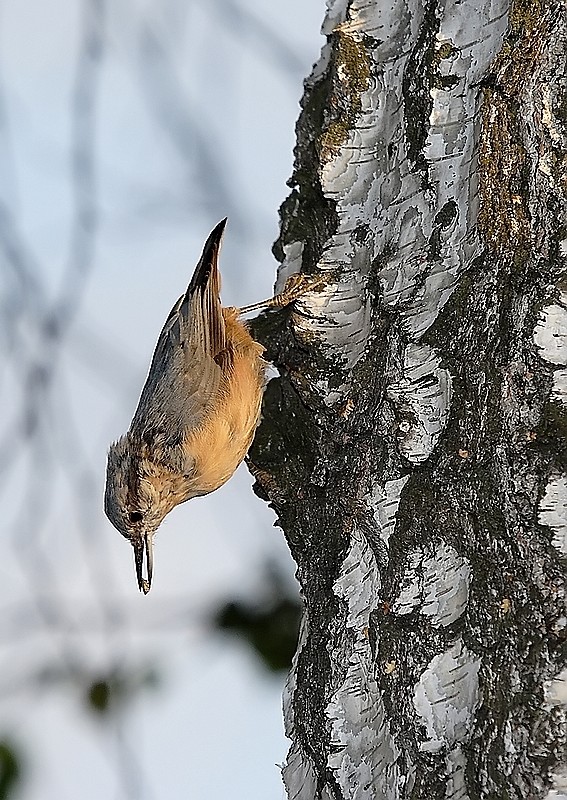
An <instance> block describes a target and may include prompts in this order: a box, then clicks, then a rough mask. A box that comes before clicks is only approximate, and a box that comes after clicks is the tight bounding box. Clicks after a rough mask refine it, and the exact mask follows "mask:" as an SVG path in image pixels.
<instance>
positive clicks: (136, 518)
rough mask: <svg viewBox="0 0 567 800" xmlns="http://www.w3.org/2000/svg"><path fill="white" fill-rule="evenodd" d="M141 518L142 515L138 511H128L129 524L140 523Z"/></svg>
mask: <svg viewBox="0 0 567 800" xmlns="http://www.w3.org/2000/svg"><path fill="white" fill-rule="evenodd" d="M142 518H143V514H141V513H140V512H139V511H130V513H129V514H128V519H129V520H130V522H141V521H142Z"/></svg>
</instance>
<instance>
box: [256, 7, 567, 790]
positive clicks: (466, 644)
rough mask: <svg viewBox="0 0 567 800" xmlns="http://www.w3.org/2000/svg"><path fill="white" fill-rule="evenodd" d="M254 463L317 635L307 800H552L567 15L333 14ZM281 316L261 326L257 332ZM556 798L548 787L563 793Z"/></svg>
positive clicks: (565, 461) (299, 695) (311, 667)
mask: <svg viewBox="0 0 567 800" xmlns="http://www.w3.org/2000/svg"><path fill="white" fill-rule="evenodd" d="M324 33H325V34H326V35H327V44H326V45H325V47H324V48H323V51H322V55H321V58H320V60H319V62H318V63H317V64H316V65H315V67H314V70H313V72H312V74H311V76H310V78H309V79H308V80H307V82H306V87H305V94H304V97H303V101H302V113H301V117H300V119H299V123H298V126H297V137H298V138H297V148H296V161H295V171H294V175H293V177H292V179H291V181H290V187H291V189H292V191H291V194H290V196H289V197H288V199H287V200H286V202H285V203H284V205H283V207H282V211H281V217H282V227H281V236H280V239H279V241H278V243H277V244H276V253H277V255H278V256H279V257H280V260H281V261H282V264H281V268H280V271H279V278H278V280H279V283H280V285H281V284H282V283H283V281H284V280H285V278H286V277H287V276H288V275H289V274H291V273H293V272H296V271H298V270H299V269H301V270H303V271H304V272H307V273H315V274H322V275H324V276H326V279H327V283H326V284H325V286H324V287H323V288H322V289H320V290H318V291H312V292H310V293H309V294H308V295H306V297H305V298H304V299H303V300H302V301H300V302H298V303H297V304H296V306H295V308H294V310H293V312H289V311H285V310H284V311H281V312H277V313H272V314H270V315H264V317H263V318H261V319H260V320H259V321H258V322H257V323H256V324H257V328H256V332H257V335H258V336H259V337H260V338H261V339H262V340H263V341H264V342H265V343H266V344H267V346H268V353H269V356H270V357H271V358H272V359H273V360H274V362H275V363H276V364H277V365H278V366H279V367H280V372H281V377H280V378H279V379H277V380H273V381H271V383H270V384H269V386H268V388H267V392H266V399H265V406H264V421H263V423H262V425H261V427H260V428H259V430H258V434H257V437H256V440H255V444H254V447H253V450H252V452H251V459H250V460H251V465H252V468H253V470H254V472H255V475H256V477H257V487H258V489H257V490H258V492H259V493H261V494H262V495H263V496H264V497H265V498H266V499H269V501H270V502H271V503H272V505H273V507H274V508H275V510H276V512H277V514H278V517H279V524H280V525H281V527H282V528H283V531H284V534H285V536H286V539H287V541H288V543H289V547H290V549H291V552H292V554H293V557H294V559H295V561H296V562H297V575H298V579H299V581H300V584H301V589H302V593H303V596H304V598H305V615H304V620H303V625H302V632H301V636H300V642H299V646H298V652H297V655H296V658H295V663H294V666H293V669H292V672H291V675H290V678H289V681H288V685H287V688H286V693H285V699H284V711H285V722H286V728H287V733H288V736H289V737H290V739H291V742H292V744H291V749H290V752H289V755H288V759H287V763H286V765H285V767H284V770H283V773H284V780H285V784H286V787H287V791H288V795H289V797H290V798H293V800H319V799H321V800H331V798H332V799H333V800H347V798H348V800H351V799H354V798H356V800H371V799H373V798H377V799H379V800H402V798H412V799H414V800H417V799H418V798H419V799H420V800H426V799H427V800H431V799H432V798H447V800H449V798H450V799H451V800H457V798H458V799H459V800H463V799H464V798H470V800H475V799H476V798H494V800H505V799H506V798H510V799H511V798H514V799H515V798H518V800H520V799H521V800H526V799H529V798H534V799H535V798H543V797H545V796H546V795H547V793H548V791H549V790H550V788H551V787H552V786H553V785H554V784H555V788H556V789H557V790H558V791H559V789H560V787H561V785H562V783H561V782H562V777H561V762H562V761H563V760H564V759H565V753H566V738H567V734H566V727H565V707H564V706H563V705H562V703H561V696H560V688H561V684H560V682H558V681H557V680H556V679H557V678H558V676H560V674H561V672H562V670H563V669H564V667H565V665H566V658H565V630H566V624H567V622H566V609H565V588H566V587H565V584H566V569H565V564H566V562H565V558H564V557H565V554H566V553H567V523H566V519H565V512H566V504H567V452H566V447H565V445H566V436H567V368H566V367H567V310H566V309H567V283H563V284H562V282H561V281H562V280H565V278H562V274H563V273H562V272H561V270H562V269H564V267H565V254H566V253H567V247H566V241H565V240H566V236H567V227H566V222H567V220H566V214H565V190H566V177H565V176H566V172H565V166H566V162H565V154H566V151H567V148H566V141H567V128H566V122H567V91H566V78H565V71H566V3H565V1H564V0H514V1H513V2H511V3H510V2H509V0H391V2H390V0H388V2H386V0H328V11H327V17H326V20H325V22H324ZM268 317H269V318H268ZM552 796H554V797H558V796H560V795H558V794H553V793H551V794H550V795H549V797H552Z"/></svg>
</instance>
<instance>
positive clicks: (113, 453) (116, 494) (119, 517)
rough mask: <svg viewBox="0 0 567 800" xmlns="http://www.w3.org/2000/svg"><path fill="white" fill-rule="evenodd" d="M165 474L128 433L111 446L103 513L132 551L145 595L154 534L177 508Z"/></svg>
mask: <svg viewBox="0 0 567 800" xmlns="http://www.w3.org/2000/svg"><path fill="white" fill-rule="evenodd" d="M165 472H166V471H165V470H164V469H163V468H161V467H159V466H158V465H156V464H153V463H152V462H150V461H148V460H147V459H146V458H145V457H144V453H143V448H141V447H140V446H139V443H137V442H136V441H135V440H134V439H133V438H132V437H131V435H130V434H128V433H127V434H126V435H125V436H122V437H121V438H120V439H119V440H118V441H117V442H115V443H114V444H112V445H111V447H110V450H109V452H108V462H107V466H106V489H105V493H104V510H105V513H106V516H107V517H108V519H109V520H110V521H111V522H112V524H113V525H114V527H115V528H116V530H118V531H119V532H120V533H121V534H122V536H124V537H125V538H126V539H128V541H129V542H130V544H131V545H132V547H133V548H134V563H135V565H136V577H137V579H138V587H139V588H140V590H141V591H142V592H144V594H147V593H148V592H149V591H150V588H151V585H152V572H153V537H154V534H155V532H156V531H157V529H158V528H159V526H160V525H161V523H162V521H163V519H164V517H165V516H166V514H167V513H168V512H169V511H171V509H172V508H173V506H174V505H176V503H175V502H174V498H173V496H172V492H171V487H170V485H169V481H168V480H167V475H166V474H164V473H165ZM177 502H179V501H177ZM144 561H145V572H146V574H145V576H144Z"/></svg>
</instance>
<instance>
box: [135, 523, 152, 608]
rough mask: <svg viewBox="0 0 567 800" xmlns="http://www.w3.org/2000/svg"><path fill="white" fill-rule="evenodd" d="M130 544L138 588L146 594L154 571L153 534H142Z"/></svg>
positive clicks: (150, 585)
mask: <svg viewBox="0 0 567 800" xmlns="http://www.w3.org/2000/svg"><path fill="white" fill-rule="evenodd" d="M132 544H133V547H134V562H135V564H136V577H137V579H138V588H139V590H140V591H141V592H143V593H144V594H147V593H148V592H149V591H150V589H151V587H152V574H153V571H154V551H153V534H151V533H143V534H142V535H141V536H139V537H138V538H137V539H136V540H135V541H134V542H133V543H132ZM144 555H145V556H146V575H147V577H146V578H144Z"/></svg>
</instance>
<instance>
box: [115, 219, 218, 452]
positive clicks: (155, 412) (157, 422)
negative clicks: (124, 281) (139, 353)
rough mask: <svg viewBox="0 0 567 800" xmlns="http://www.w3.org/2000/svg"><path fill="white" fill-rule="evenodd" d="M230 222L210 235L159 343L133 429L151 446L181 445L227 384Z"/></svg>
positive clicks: (199, 423) (133, 432)
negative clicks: (223, 274) (221, 262)
mask: <svg viewBox="0 0 567 800" xmlns="http://www.w3.org/2000/svg"><path fill="white" fill-rule="evenodd" d="M224 222H225V221H224V220H223V222H222V223H220V224H219V225H217V227H216V228H215V229H214V231H213V232H212V233H211V235H210V236H209V239H208V240H207V242H206V244H205V247H204V249H203V254H202V256H201V259H200V261H199V263H198V264H197V267H196V269H195V273H194V275H193V278H192V280H191V283H190V284H189V287H188V289H187V291H186V293H185V294H184V295H183V296H182V297H180V298H179V300H178V301H177V303H176V304H175V305H174V307H173V308H172V310H171V313H170V314H169V317H168V318H167V320H166V323H165V325H164V327H163V330H162V332H161V334H160V337H159V339H158V343H157V345H156V349H155V352H154V355H153V358H152V363H151V366H150V371H149V373H148V377H147V379H146V383H145V385H144V388H143V389H142V394H141V397H140V401H139V403H138V408H137V409H136V412H135V414H134V418H133V420H132V424H131V426H130V431H131V433H132V434H133V435H135V436H137V437H139V438H140V439H143V440H145V441H146V442H147V443H148V444H149V445H150V446H152V445H153V446H155V445H166V446H168V447H174V446H176V445H179V444H181V442H182V441H183V439H184V437H185V436H186V435H187V433H188V432H190V431H191V430H194V429H195V428H197V427H199V425H201V423H202V422H203V420H204V418H205V417H206V414H207V411H208V410H209V408H210V406H211V403H212V401H213V400H214V398H215V396H216V395H217V394H218V391H219V388H220V386H221V383H222V380H223V370H222V368H221V366H220V363H217V360H215V359H218V361H219V362H220V361H221V360H222V359H221V358H219V356H220V355H221V354H222V353H223V352H224V351H225V350H226V348H227V343H226V331H225V322H224V317H223V314H222V305H221V302H220V296H219V294H220V276H219V271H218V251H219V246H220V240H221V238H222V230H223V229H224Z"/></svg>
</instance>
